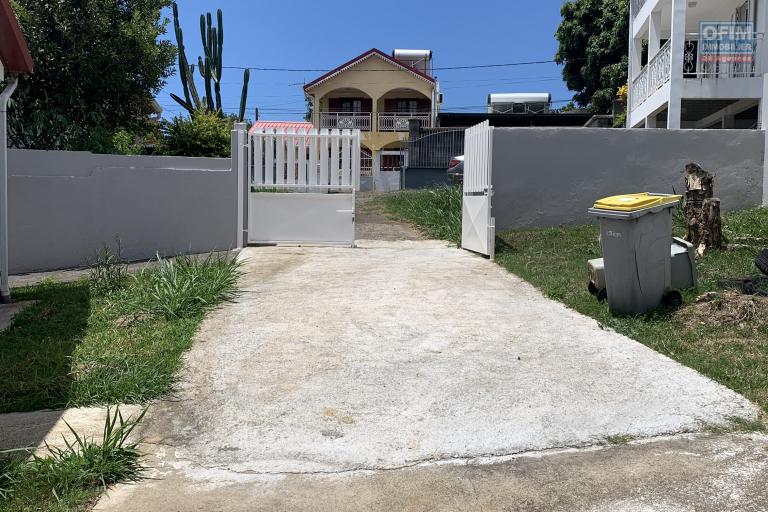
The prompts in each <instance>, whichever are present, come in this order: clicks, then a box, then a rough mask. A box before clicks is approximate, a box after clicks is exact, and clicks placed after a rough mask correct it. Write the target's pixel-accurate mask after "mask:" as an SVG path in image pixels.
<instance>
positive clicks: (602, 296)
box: [597, 288, 608, 302]
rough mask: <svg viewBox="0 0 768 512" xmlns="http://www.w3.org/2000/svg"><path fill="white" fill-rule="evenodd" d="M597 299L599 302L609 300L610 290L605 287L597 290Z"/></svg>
mask: <svg viewBox="0 0 768 512" xmlns="http://www.w3.org/2000/svg"><path fill="white" fill-rule="evenodd" d="M597 300H598V302H605V301H606V300H608V290H606V289H605V288H603V289H602V290H600V291H599V292H597Z"/></svg>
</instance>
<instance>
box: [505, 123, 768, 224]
mask: <svg viewBox="0 0 768 512" xmlns="http://www.w3.org/2000/svg"><path fill="white" fill-rule="evenodd" d="M764 145H765V134H764V132H762V131H759V130H727V131H725V130H606V129H587V128H495V129H494V130H493V190H494V196H493V202H492V204H493V216H494V217H495V218H496V229H497V231H500V230H504V229H509V228H514V227H526V226H557V225H561V224H576V223H585V222H589V221H590V218H589V216H588V215H587V208H589V207H590V206H592V204H593V203H594V202H595V200H596V199H599V198H602V197H607V196H612V195H617V194H623V193H633V192H661V193H672V191H673V189H674V190H676V191H677V192H678V193H680V192H681V191H682V190H684V187H683V184H682V171H683V168H684V166H685V164H686V163H688V162H690V161H695V162H698V163H700V164H701V165H702V166H704V168H705V169H707V170H710V171H713V172H714V173H715V175H716V178H715V194H716V195H717V196H718V197H720V198H721V199H722V206H723V208H724V209H734V208H745V207H750V206H757V205H760V204H761V202H762V194H763V157H764Z"/></svg>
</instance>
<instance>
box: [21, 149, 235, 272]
mask: <svg viewBox="0 0 768 512" xmlns="http://www.w3.org/2000/svg"><path fill="white" fill-rule="evenodd" d="M8 159H9V173H8V174H9V178H8V191H9V194H8V195H9V216H8V220H9V235H10V240H9V248H10V257H9V260H10V273H11V274H18V273H25V272H33V271H46V270H54V269H61V268H73V267H79V266H82V265H84V264H85V263H86V262H87V261H88V260H89V259H91V258H92V256H93V254H94V251H95V250H96V249H98V248H99V247H100V246H101V245H102V244H103V243H104V242H112V243H114V240H115V236H119V237H120V239H121V240H122V243H123V250H124V256H125V257H126V258H128V259H130V260H143V259H149V258H152V257H154V256H155V253H157V252H159V253H160V254H163V255H176V254H180V253H200V252H208V251H212V250H229V249H234V248H237V247H239V246H240V245H241V244H240V243H239V241H238V229H237V222H238V218H239V217H240V216H241V215H239V208H241V207H240V206H238V182H237V173H236V172H232V171H231V161H230V159H229V158H184V157H155V156H116V155H94V154H91V153H85V152H69V151H30V150H11V151H10V152H9V158H8ZM240 211H242V210H240Z"/></svg>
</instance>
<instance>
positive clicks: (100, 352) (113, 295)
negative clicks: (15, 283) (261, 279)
mask: <svg viewBox="0 0 768 512" xmlns="http://www.w3.org/2000/svg"><path fill="white" fill-rule="evenodd" d="M213 260H214V259H211V262H210V264H209V265H203V264H202V263H200V264H195V263H192V260H191V259H190V260H186V262H187V263H188V265H186V266H185V265H184V264H182V265H175V264H170V263H168V262H165V264H163V265H160V266H157V267H155V268H153V269H151V270H148V271H145V272H144V273H143V274H142V275H140V276H138V277H130V276H127V275H125V273H119V275H117V277H115V278H114V279H117V280H118V281H122V283H121V284H118V285H114V286H107V287H106V288H108V289H107V290H106V291H103V290H100V288H104V286H101V287H99V286H94V282H93V279H91V280H89V279H83V280H81V281H78V282H75V283H55V282H44V283H42V284H39V285H35V286H30V287H27V288H18V289H15V290H13V297H14V300H18V301H22V300H33V301H36V302H35V304H34V305H33V306H31V307H29V308H27V309H26V310H24V311H23V312H22V313H21V314H20V315H19V316H18V317H17V318H16V321H15V322H14V324H13V326H12V327H11V328H10V329H9V330H7V331H6V332H4V333H2V334H0V413H5V412H20V411H33V410H38V409H56V408H63V407H77V406H88V405H98V404H119V403H145V402H147V401H148V400H151V399H153V398H157V397H160V396H162V395H164V394H166V393H168V392H169V391H171V388H172V385H173V382H174V378H175V377H174V375H175V373H176V371H177V370H178V369H179V366H180V364H181V355H182V354H183V352H184V351H185V350H186V349H187V348H189V346H190V344H191V343H192V339H193V336H194V334H195V332H196V331H197V328H198V326H199V325H200V322H201V321H202V319H203V316H204V314H205V312H206V311H207V310H208V309H209V307H211V306H213V305H215V304H216V303H218V302H219V301H221V300H226V298H228V297H230V295H231V293H232V292H231V289H232V288H233V287H234V283H233V282H232V280H236V278H237V270H236V264H235V263H234V262H232V261H225V259H224V258H215V260H216V261H213ZM166 267H167V268H166ZM97 279H102V278H97ZM110 279H113V278H112V277H108V278H107V281H109V280H110ZM102 280H103V279H102ZM109 288H111V289H109ZM219 295H222V296H219Z"/></svg>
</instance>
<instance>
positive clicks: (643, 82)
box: [630, 41, 672, 110]
mask: <svg viewBox="0 0 768 512" xmlns="http://www.w3.org/2000/svg"><path fill="white" fill-rule="evenodd" d="M671 75H672V44H671V41H667V43H666V44H665V45H664V46H662V47H661V49H659V52H658V53H657V54H656V55H654V57H653V58H652V59H651V61H650V62H649V63H648V65H647V66H645V67H644V68H643V70H642V71H641V72H640V74H639V75H638V76H637V78H635V79H634V80H633V81H632V91H631V95H630V97H631V98H632V105H631V106H630V107H631V108H632V110H634V109H636V108H637V107H639V106H640V105H641V104H642V103H643V102H644V101H645V100H647V99H648V98H649V97H650V96H651V95H652V94H653V93H655V92H656V91H658V90H659V89H661V87H662V86H663V85H664V84H666V83H667V82H669V80H670V78H671Z"/></svg>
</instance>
